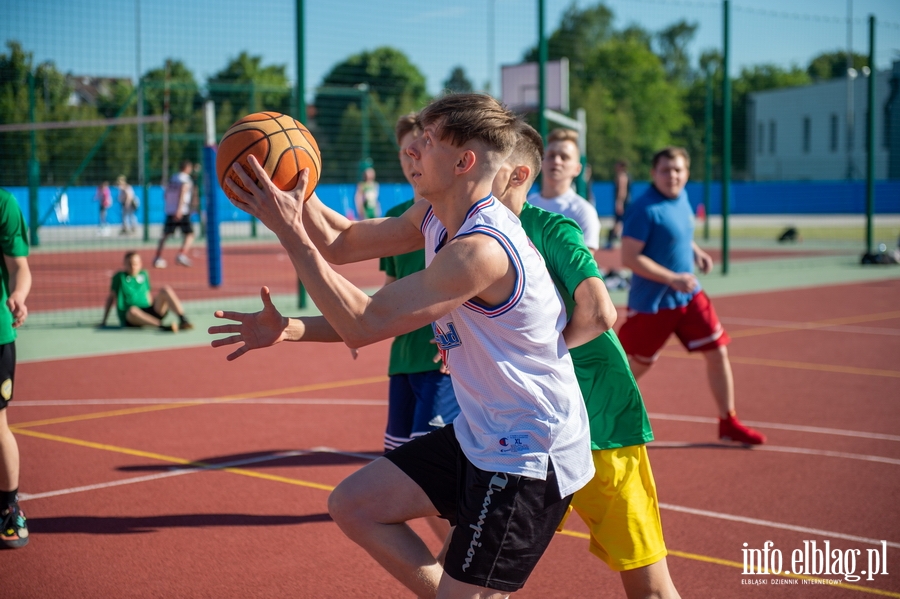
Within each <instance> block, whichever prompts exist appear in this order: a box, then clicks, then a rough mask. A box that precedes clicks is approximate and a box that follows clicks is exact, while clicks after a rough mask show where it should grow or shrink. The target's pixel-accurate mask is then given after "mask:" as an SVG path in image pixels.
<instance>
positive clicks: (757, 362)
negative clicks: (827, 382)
mask: <svg viewBox="0 0 900 599" xmlns="http://www.w3.org/2000/svg"><path fill="white" fill-rule="evenodd" d="M660 354H661V355H663V356H670V357H673V358H685V359H688V360H701V359H703V356H699V355H697V354H685V353H682V352H675V351H663V352H660ZM728 358H729V360H731V362H732V364H751V365H753V366H773V367H775V368H794V369H797V370H816V371H818V372H839V373H842V374H861V375H864V376H884V377H888V378H895V379H897V378H900V370H879V369H877V368H856V367H854V366H841V365H839V364H816V363H815V362H788V361H786V360H768V359H765V358H745V357H741V356H734V355H729V356H728Z"/></svg>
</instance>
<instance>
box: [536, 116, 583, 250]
mask: <svg viewBox="0 0 900 599" xmlns="http://www.w3.org/2000/svg"><path fill="white" fill-rule="evenodd" d="M580 174H581V154H580V152H579V150H578V132H577V131H574V130H572V129H554V130H553V131H551V132H550V135H548V136H547V147H546V148H545V150H544V162H543V165H542V167H541V191H540V192H539V193H533V194H531V195H530V196H528V203H529V204H531V205H533V206H537V207H538V208H543V209H544V210H549V211H550V212H556V213H557V214H562V215H563V216H568V217H569V218H571V219H572V220H574V221H575V222H576V223H578V226H579V227H581V231H582V232H583V233H584V243H585V245H587V246H588V248H590V250H591V251H596V250H598V249H600V217H598V216H597V209H596V208H594V207H593V206H591V204H590V202H588V201H587V200H586V199H584V198H583V197H581V196H580V195H578V194H577V193H575V191H574V190H573V189H572V182H573V181H574V180H575V177H577V176H578V175H580Z"/></svg>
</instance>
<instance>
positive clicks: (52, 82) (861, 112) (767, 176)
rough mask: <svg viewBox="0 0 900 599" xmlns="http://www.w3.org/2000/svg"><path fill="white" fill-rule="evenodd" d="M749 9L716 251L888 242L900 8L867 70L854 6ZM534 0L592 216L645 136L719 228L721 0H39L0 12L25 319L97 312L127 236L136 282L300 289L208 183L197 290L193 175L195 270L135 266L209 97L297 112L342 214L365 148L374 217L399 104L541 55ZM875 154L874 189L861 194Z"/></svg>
mask: <svg viewBox="0 0 900 599" xmlns="http://www.w3.org/2000/svg"><path fill="white" fill-rule="evenodd" d="M754 4H755V3H754V2H753V1H752V0H746V2H745V4H742V3H741V2H737V3H732V4H731V5H730V15H731V21H730V24H731V27H730V32H729V36H728V48H727V50H728V52H730V53H731V54H730V56H728V58H729V65H730V69H729V73H730V75H731V77H730V82H731V103H730V107H731V119H730V123H731V133H730V135H731V140H732V141H731V144H730V149H731V162H730V165H731V182H730V184H729V187H728V189H729V190H730V203H729V205H728V206H727V216H728V219H729V220H728V225H729V229H728V231H729V233H730V235H729V238H730V240H731V244H732V245H731V248H730V251H732V252H733V254H734V256H735V258H736V259H737V258H739V257H740V255H741V254H740V252H741V251H744V250H753V251H756V252H758V251H763V250H765V251H772V252H776V251H780V252H788V253H790V252H797V251H800V250H802V251H803V252H836V251H840V252H847V253H848V255H851V254H852V255H855V256H856V257H857V258H858V255H859V254H861V253H862V252H863V251H864V250H866V249H868V248H867V246H868V245H870V244H873V245H874V246H875V247H876V248H877V245H878V244H880V243H883V244H885V245H886V247H888V248H890V249H893V248H895V247H896V246H897V243H898V234H900V62H897V61H896V59H897V58H898V55H897V53H896V51H897V48H898V47H900V17H898V16H897V15H896V11H894V12H890V11H888V14H887V17H884V18H882V17H880V16H879V15H878V14H876V15H875V21H874V24H873V26H872V33H874V39H875V43H874V45H873V47H872V50H873V52H872V53H873V54H874V55H875V65H874V67H873V65H871V64H870V62H869V55H870V49H869V40H870V31H869V30H870V21H869V15H868V14H855V15H854V14H806V13H803V12H798V13H794V12H783V11H771V10H765V9H761V8H759V7H757V6H755V5H754ZM804 6H807V7H810V8H809V10H810V11H813V12H815V10H816V9H815V5H814V4H812V3H810V4H804ZM850 6H852V4H850ZM879 6H880V5H879ZM541 7H543V9H544V11H545V13H544V14H545V15H546V21H545V22H546V24H545V34H546V39H547V52H546V59H547V60H548V61H549V62H551V63H554V62H557V61H561V60H562V59H564V62H565V63H566V65H567V70H566V73H565V76H564V77H563V76H560V77H558V78H555V79H553V80H551V81H549V82H548V85H549V86H550V87H553V86H554V85H555V86H557V89H555V91H556V92H560V89H559V88H560V87H562V88H564V91H565V92H566V93H565V94H563V95H565V96H567V99H568V101H567V103H566V104H565V105H554V106H548V108H550V109H551V120H550V122H549V123H548V126H549V127H551V128H552V127H554V126H556V125H557V124H558V123H559V122H563V123H568V124H570V126H579V127H583V133H584V142H585V149H586V155H585V157H584V162H585V164H586V165H587V166H589V167H590V168H589V169H585V173H586V174H589V181H588V182H587V183H588V184H587V185H586V186H583V187H581V188H580V189H582V190H583V191H584V194H585V195H586V196H587V197H588V199H589V200H590V201H592V202H593V203H594V205H595V206H596V209H597V211H598V213H599V214H600V216H601V220H602V222H603V223H604V226H605V227H607V228H608V227H609V226H610V225H611V224H612V218H611V217H612V214H613V183H612V178H613V174H614V165H615V163H616V162H617V161H624V162H626V163H627V164H628V168H629V171H630V178H631V181H632V182H633V185H632V196H637V195H639V194H640V193H642V191H643V190H644V189H645V188H646V186H647V185H648V178H649V172H650V158H651V157H652V155H653V153H654V152H655V151H657V150H658V149H660V148H662V147H664V146H667V145H679V146H683V147H685V148H687V150H688V151H689V152H690V155H691V157H692V165H691V172H692V179H691V183H690V184H689V186H688V193H689V195H690V198H691V201H692V203H693V204H694V205H695V206H697V207H698V212H699V214H698V227H697V236H698V239H699V240H705V239H708V242H707V243H708V244H709V245H712V246H716V245H719V244H720V242H721V239H722V236H723V230H722V224H723V218H722V212H723V208H724V207H723V204H722V201H721V200H722V196H723V194H722V181H721V178H722V176H723V168H722V166H723V163H722V160H723V154H724V152H723V150H724V139H725V137H726V131H725V127H724V126H723V124H724V119H723V112H724V111H723V79H724V76H723V73H724V70H723V65H724V63H725V59H726V44H725V38H726V36H725V35H724V31H723V23H724V21H723V13H724V5H723V3H721V2H688V1H685V2H677V1H666V0H642V1H638V2H628V3H623V2H609V3H607V4H602V3H596V2H575V3H568V2H562V1H559V2H556V1H550V0H547V1H545V2H539V1H537V0H536V1H535V2H514V3H513V2H504V1H502V0H488V1H487V2H477V1H474V0H473V1H467V2H462V3H457V4H455V5H453V6H445V7H438V8H433V7H423V6H421V3H417V2H412V1H407V0H389V1H386V2H382V3H379V4H377V5H375V4H371V3H362V2H355V1H346V2H342V1H338V2H333V3H315V5H314V3H304V2H302V1H294V2H291V1H290V0H270V1H268V2H260V3H256V4H254V5H253V7H252V10H250V9H248V7H247V5H246V4H245V3H238V2H236V1H235V0H220V1H217V2H215V3H212V2H205V1H200V2H193V3H175V2H168V1H167V2H163V3H154V4H151V3H147V2H144V3H143V4H142V3H141V2H140V1H139V0H135V1H134V2H132V3H129V2H122V3H109V2H104V1H101V0H85V1H82V2H78V3H71V4H66V5H63V6H61V5H59V3H53V2H47V1H44V0H40V1H36V2H32V3H19V4H14V5H10V6H8V7H6V8H5V9H4V19H3V20H2V22H0V37H2V38H3V43H4V46H3V48H2V49H0V72H2V78H0V186H2V187H3V188H5V189H7V190H9V191H11V192H12V193H13V194H14V195H15V197H16V199H17V200H18V202H19V204H20V206H21V208H22V211H23V213H24V214H25V217H26V220H27V221H28V225H29V229H30V232H31V236H32V239H31V241H32V244H33V248H34V249H33V252H32V257H31V263H32V267H33V269H34V270H36V277H35V291H34V292H33V294H32V298H31V301H30V304H31V307H32V318H31V323H32V326H33V325H34V324H40V323H43V322H46V323H50V322H70V323H71V322H80V323H92V322H96V321H98V320H99V317H100V310H101V307H102V305H103V302H104V299H105V297H106V295H107V293H108V286H109V280H110V276H111V275H112V273H113V272H114V271H115V270H117V269H119V268H121V262H122V256H123V254H124V253H125V251H127V250H132V249H135V250H138V251H139V252H140V253H141V255H142V257H143V259H144V262H145V264H146V265H147V266H148V270H149V272H150V273H151V275H152V277H153V281H154V284H157V283H168V284H171V285H172V286H173V287H174V288H175V289H176V290H177V291H180V292H183V293H182V295H184V296H185V297H186V299H188V300H190V301H191V302H192V303H194V304H201V305H204V306H205V305H206V304H209V305H210V306H215V307H220V306H221V305H222V302H223V301H224V300H227V299H229V298H232V297H243V296H247V295H254V294H255V293H256V291H257V289H258V286H259V285H261V284H268V285H270V286H273V285H274V287H275V290H276V292H278V291H280V292H282V293H285V294H293V293H296V280H295V278H294V274H293V271H292V269H291V266H290V262H289V261H288V260H286V259H285V256H284V254H283V252H282V251H281V250H280V248H279V247H278V245H277V243H276V242H275V240H274V237H273V236H272V235H271V234H270V233H268V232H267V231H266V230H265V229H264V227H262V226H261V225H258V224H257V223H255V222H254V221H252V220H251V219H250V218H249V217H248V216H247V215H246V214H244V213H242V212H241V211H239V210H237V209H235V208H234V207H233V206H232V205H231V204H230V203H229V202H228V201H227V200H226V199H225V197H224V195H223V194H222V193H221V190H218V189H216V190H213V192H214V196H215V198H216V206H217V207H218V211H217V212H218V213H219V215H220V221H221V224H220V229H219V230H220V234H221V238H222V242H223V246H222V260H223V271H224V277H223V282H222V283H221V285H219V286H216V287H211V286H210V285H209V282H208V280H207V273H206V244H205V240H206V235H205V234H206V222H205V213H206V207H207V206H206V202H207V200H206V198H207V197H208V194H207V191H208V190H206V189H203V186H204V184H205V183H204V178H203V177H202V176H200V175H201V174H202V173H200V172H198V171H194V172H193V174H192V176H193V177H194V182H195V189H196V192H197V193H196V198H195V202H194V215H193V217H192V218H193V220H194V226H195V228H196V233H197V239H196V241H195V243H194V245H193V248H192V249H191V250H190V251H189V253H188V257H189V260H191V261H192V262H193V266H192V267H190V268H183V267H179V266H178V265H176V264H175V263H174V260H172V258H173V257H174V255H175V253H176V252H177V251H178V249H177V248H178V247H180V244H181V239H180V238H178V237H177V236H176V238H175V239H170V240H168V242H167V244H166V246H165V248H164V250H163V256H164V257H166V258H167V259H168V264H169V267H168V268H167V269H150V268H149V266H150V263H151V262H152V261H153V258H154V257H155V256H156V253H157V251H156V250H157V247H158V240H159V239H160V236H161V232H162V222H163V220H164V210H163V205H164V202H163V189H164V186H165V184H166V182H167V181H168V179H169V178H170V177H171V176H172V175H173V174H175V173H177V172H178V170H179V167H180V165H181V164H182V163H183V162H184V161H192V162H194V163H196V164H198V165H199V164H201V163H202V149H203V146H204V140H205V139H206V131H205V120H204V105H205V104H206V103H207V102H210V101H211V102H212V103H213V105H214V107H215V131H214V132H213V133H214V136H215V137H216V138H217V139H218V138H220V137H221V135H222V134H223V133H224V131H225V130H226V129H227V127H228V126H229V125H230V124H231V123H232V122H234V121H235V120H237V119H238V118H240V117H241V116H244V115H246V114H248V113H251V112H256V111H260V110H269V111H277V112H284V113H288V114H292V115H295V116H298V117H299V118H300V119H301V120H303V121H304V122H306V123H307V125H308V126H309V127H310V129H311V130H312V132H313V134H314V135H315V136H316V139H317V141H318V143H319V145H320V147H321V149H322V154H323V173H322V179H321V183H320V186H319V190H318V191H319V195H320V196H321V197H322V198H323V200H324V201H325V202H326V203H327V204H329V205H330V206H332V207H333V208H335V209H337V210H339V211H340V212H342V213H344V214H347V215H349V216H351V217H356V216H357V215H358V206H357V198H356V191H357V182H358V181H359V180H360V178H361V176H362V173H363V171H364V170H365V169H366V168H369V167H372V168H374V170H375V172H376V176H377V180H378V182H379V184H380V185H379V188H378V189H379V198H378V199H379V203H380V210H381V211H382V212H383V211H386V210H387V209H388V208H390V207H391V206H393V205H395V204H397V203H399V202H401V201H404V200H406V199H408V197H410V196H411V194H412V191H411V188H410V187H409V185H408V184H407V182H406V181H405V180H404V178H403V175H402V171H401V170H400V167H399V163H398V161H397V145H396V142H395V140H394V134H393V128H394V123H395V122H396V120H397V118H398V117H399V116H401V115H403V114H405V113H408V112H411V111H415V110H417V109H419V108H421V107H422V106H424V105H425V104H426V103H427V102H428V100H429V99H430V98H431V97H434V96H435V95H438V94H440V93H442V92H443V91H445V90H453V91H469V90H473V91H484V92H487V93H491V94H494V95H497V96H498V97H500V96H502V94H503V93H504V92H505V88H504V86H505V85H506V83H507V82H506V81H504V74H505V73H506V72H507V69H504V68H502V67H505V66H510V65H513V64H518V63H522V62H535V61H537V60H538V59H539V57H540V54H541V53H540V51H539V50H540V44H539V36H538V23H539V22H540V18H539V10H540V9H541ZM300 9H302V11H303V12H302V13H299V14H298V10H300ZM298 16H302V18H298ZM301 32H302V34H301ZM785 38H790V39H791V40H792V43H791V44H790V45H787V46H786V45H785V44H784V43H783V40H784V39H785ZM222 40H225V41H226V43H224V44H223V43H222ZM361 40H365V41H361ZM848 47H849V48H852V50H853V51H852V52H848ZM784 48H789V50H784ZM778 52H781V54H778ZM786 52H787V53H786ZM298 63H300V64H302V66H303V68H302V69H300V70H298V68H297V66H298ZM138 74H139V77H138ZM298 80H299V81H300V85H299V86H298ZM870 83H874V86H872V85H870ZM519 84H520V85H521V86H524V89H525V91H526V92H528V93H526V94H525V95H526V96H528V97H529V98H531V101H529V102H521V101H519V100H518V99H515V100H514V99H512V98H511V97H510V98H503V99H504V100H505V101H507V103H509V104H511V105H515V107H516V108H517V109H518V110H521V111H523V112H527V113H528V118H529V119H530V120H531V121H532V122H533V123H535V124H537V123H538V121H539V119H538V115H537V106H538V104H537V103H536V102H535V101H534V99H535V98H536V97H537V92H536V90H535V89H534V86H535V85H536V84H537V82H536V81H533V80H527V78H526V79H523V80H522V81H519ZM528 86H531V89H530V91H529V89H527V88H528ZM298 87H302V90H301V91H300V93H301V95H300V96H299V97H298ZM873 87H874V95H871V98H870V90H871V89H873ZM551 91H553V90H551ZM873 107H874V108H873ZM304 108H305V112H306V114H298V112H297V111H298V110H303V109H304ZM552 114H556V115H557V117H558V118H557V119H556V120H555V121H554V120H553V117H552ZM870 115H874V119H873V121H874V128H872V133H871V135H870V133H869V128H870V126H869V122H870ZM560 119H561V120H560ZM572 123H575V125H571V124H572ZM870 139H874V143H873V144H870V143H869V142H870ZM870 165H871V167H870ZM870 168H872V169H873V172H874V179H875V182H874V185H873V187H872V190H873V191H874V194H873V195H871V196H867V181H866V177H867V174H868V172H869V169H870ZM121 181H124V184H122V185H120V184H119V182H121ZM104 182H105V183H106V184H107V185H108V188H104ZM126 185H131V186H132V188H133V190H134V195H135V197H136V198H137V202H138V206H137V207H136V210H135V211H134V216H135V217H136V219H135V221H131V220H130V219H127V218H126V217H127V216H129V211H128V209H127V207H126V211H125V212H123V209H122V205H121V204H120V203H119V201H118V200H119V198H120V197H121V198H123V199H125V198H127V197H129V196H128V194H127V192H125V191H122V192H121V193H122V195H120V189H121V190H124V189H126V187H125V186H126ZM105 189H108V193H109V195H107V191H106V190H105ZM868 197H873V198H874V204H872V205H868V204H867V198H868ZM107 204H108V206H107ZM700 206H703V208H702V209H701V208H700ZM867 209H869V210H870V211H871V213H872V215H873V217H872V218H871V219H868V220H867Z"/></svg>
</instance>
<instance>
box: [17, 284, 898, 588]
mask: <svg viewBox="0 0 900 599" xmlns="http://www.w3.org/2000/svg"><path fill="white" fill-rule="evenodd" d="M898 296H900V280H898V279H894V280H888V281H880V282H876V283H866V284H852V285H836V286H829V287H819V288H815V289H803V290H795V291H780V292H772V293H760V294H753V295H744V296H730V297H720V298H715V299H714V302H715V305H716V309H717V311H718V313H719V315H720V317H722V319H723V321H725V323H726V326H727V328H728V330H729V332H730V334H731V335H732V337H733V339H734V340H733V342H732V344H731V345H730V346H729V350H730V353H731V356H732V362H733V367H734V372H735V380H736V387H737V402H738V410H739V414H740V416H741V417H742V419H744V420H745V421H749V422H752V423H754V426H757V427H758V428H759V429H760V430H762V431H763V432H764V433H765V434H766V435H768V439H769V442H768V444H767V445H765V446H762V447H758V448H755V449H746V448H742V447H734V446H730V445H725V444H721V443H719V442H718V441H717V440H716V435H715V432H716V428H715V424H714V420H713V417H714V416H715V412H714V408H713V402H712V400H711V397H710V396H709V393H708V391H707V388H706V383H705V372H704V364H703V362H702V359H699V358H696V357H694V356H691V355H689V354H687V353H686V352H685V351H684V350H682V349H681V348H680V346H678V345H670V346H669V347H668V348H667V349H666V350H664V353H663V356H662V358H661V359H660V361H659V363H658V364H657V365H656V366H654V368H653V370H652V371H651V372H650V373H649V374H648V375H647V376H646V377H645V378H643V379H642V380H641V388H642V390H643V392H644V396H645V400H646V404H647V408H648V411H649V412H650V413H651V420H652V423H653V427H654V431H655V434H656V439H657V440H656V441H655V442H654V443H652V444H651V445H650V456H651V460H652V464H653V470H654V474H655V476H656V481H657V485H658V489H659V497H660V502H661V507H662V509H661V514H662V518H663V527H664V532H665V535H666V541H667V545H668V548H669V550H670V555H669V557H668V564H669V569H670V571H671V573H672V578H673V580H674V581H675V583H676V585H677V587H678V589H679V591H680V593H681V596H682V597H684V598H715V599H718V598H722V599H728V598H738V597H739V598H743V597H753V598H757V597H758V598H769V597H775V598H782V597H784V598H808V597H812V598H832V597H834V598H840V597H855V596H858V597H864V596H880V597H900V511H898V509H897V505H898V503H897V497H898V495H900V430H898V428H900V427H898V423H900V418H898V416H900V405H898V403H897V402H898V399H900V367H898V361H897V356H898V355H900V354H898V350H900V303H898V302H897V297H898ZM621 319H624V316H622V317H621V318H620V321H621ZM388 347H389V344H388V343H387V342H383V343H379V344H377V345H374V346H371V347H367V348H364V349H363V350H362V351H361V353H360V357H359V359H358V360H356V361H353V360H352V359H351V358H350V355H349V351H348V350H347V349H346V348H345V347H343V346H339V345H313V344H311V345H305V344H290V345H288V344H283V345H281V346H278V347H275V348H271V349H268V350H263V351H257V352H251V353H250V354H248V355H246V356H245V357H243V358H241V359H239V360H238V361H236V362H226V360H225V355H226V353H227V351H226V350H224V349H217V350H214V349H211V348H208V347H199V348H191V349H177V350H169V351H156V352H149V353H144V354H118V355H113V356H105V357H96V358H79V359H68V360H53V361H44V362H29V363H25V364H21V365H20V366H19V370H18V373H17V385H18V386H17V390H16V396H15V401H14V402H13V404H12V406H11V409H10V410H9V417H10V421H11V423H12V424H13V426H14V429H15V430H16V435H17V439H18V442H19V447H20V451H21V456H22V483H21V491H22V492H23V493H24V494H26V495H25V497H24V501H23V502H22V506H23V508H24V510H25V511H26V513H27V514H28V517H29V522H30V527H31V531H32V538H31V542H30V544H29V545H28V546H27V547H26V548H24V549H21V550H16V551H3V552H0V560H2V563H3V566H4V571H5V572H8V573H13V574H11V575H9V576H7V577H6V578H5V579H4V582H3V585H2V593H0V595H2V596H3V597H4V598H10V599H12V598H17V599H18V598H26V597H27V598H32V597H66V598H68V597H73V598H74V597H85V598H87V597H90V598H96V597H148V598H149V597H163V596H166V597H214V598H230V597H235V598H237V597H242V598H244V597H266V598H270V597H304V598H305V597H309V598H321V597H326V598H330V597H359V598H393V597H410V596H411V595H410V594H409V593H408V592H406V591H405V590H404V589H403V588H402V587H401V586H400V585H399V583H397V582H395V581H394V580H393V579H392V578H391V577H390V576H389V575H387V574H386V573H385V572H384V571H382V570H381V568H380V567H378V566H377V565H376V564H375V562H374V561H373V560H372V559H371V558H370V557H369V556H368V555H367V554H365V553H364V552H363V551H362V550H361V549H360V548H358V547H357V546H356V545H354V544H353V543H352V542H350V541H349V540H348V539H347V538H346V537H344V535H343V534H342V533H341V532H340V531H339V530H338V528H337V526H336V525H335V524H334V523H333V522H332V521H331V520H330V518H329V516H328V513H327V508H326V499H327V496H328V491H329V489H330V488H331V487H333V486H334V485H336V484H337V483H338V482H339V481H340V480H341V479H343V478H344V477H345V476H347V475H348V474H350V473H351V472H353V471H355V470H356V469H358V468H359V467H361V466H362V465H363V464H365V463H367V462H368V461H369V460H370V459H371V458H372V457H374V456H376V455H378V453H379V452H380V449H381V446H382V434H383V427H384V423H385V419H386V401H385V398H386V396H387V378H386V376H385V374H384V373H385V372H386V366H387V350H388ZM372 501H391V497H389V496H386V497H372ZM415 528H416V529H417V530H419V531H421V533H422V535H423V538H424V539H425V540H426V542H427V543H428V544H429V545H430V546H431V547H433V548H436V547H437V545H438V539H436V538H435V537H434V536H432V533H430V531H429V530H427V529H426V528H423V527H421V526H419V525H418V524H417V525H416V526H415ZM585 532H586V528H585V526H584V525H583V523H581V521H580V520H579V519H578V518H577V517H572V518H570V519H569V520H568V522H567V524H566V530H565V531H564V532H563V533H561V534H558V535H557V537H556V538H555V539H554V540H553V542H552V543H551V546H550V548H549V550H548V552H547V553H546V554H545V556H544V558H543V559H542V560H541V562H540V563H539V564H538V567H537V569H536V571H535V572H534V574H533V575H532V577H531V579H530V580H529V582H528V584H527V585H526V587H525V588H524V589H523V590H522V591H521V592H520V593H519V594H517V595H516V596H517V597H526V598H570V597H598V598H606V597H624V593H623V591H622V588H621V584H620V583H619V580H618V576H617V575H616V574H614V573H613V572H611V571H610V570H609V569H608V568H607V567H606V566H605V565H604V564H602V563H601V562H600V561H599V560H598V559H597V558H596V557H594V556H593V555H591V554H590V553H588V551H587V546H588V542H587V540H586V535H585ZM768 541H771V543H772V544H771V545H769V546H768V547H769V550H768V552H767V553H766V555H768V556H769V557H770V559H769V561H768V562H767V563H768V565H769V566H770V568H771V569H774V568H775V566H779V568H778V569H779V571H782V570H790V571H791V572H795V571H797V570H799V571H800V572H801V574H799V575H796V574H791V575H789V576H786V575H784V574H782V575H775V574H771V573H770V574H756V575H754V574H745V573H744V565H743V562H744V559H745V558H744V555H745V553H744V550H745V549H747V550H760V551H759V552H758V553H753V554H752V555H759V556H763V555H764V554H763V553H762V550H763V548H764V547H765V546H766V545H765V544H766V543H767V542H768ZM813 542H814V543H815V549H817V550H821V549H822V548H823V547H825V544H826V543H827V544H828V548H829V551H830V552H837V551H839V552H840V560H838V559H837V558H834V559H833V560H832V562H836V563H839V564H840V570H841V571H842V572H844V573H845V574H843V575H842V574H838V575H834V574H831V575H824V574H817V573H816V572H817V564H814V563H812V557H811V556H812V555H817V554H816V553H815V551H813V545H812V543H813ZM745 544H746V545H745ZM804 549H806V550H807V554H808V555H810V557H809V558H807V557H805V554H804ZM856 551H858V553H856ZM746 555H750V553H747V554H746ZM835 555H836V554H835ZM876 556H877V558H878V560H879V563H877V564H875V563H874V560H875V559H876ZM776 557H780V559H781V561H780V564H779V563H776V561H775V558H776ZM795 558H796V561H795ZM870 560H872V563H871V564H870ZM836 563H832V564H830V566H832V568H833V569H837V568H834V566H835V565H836ZM804 564H805V566H806V567H807V568H808V572H809V574H807V575H804V574H803V573H802V572H804V570H803V566H804ZM873 566H877V568H874V567H873ZM872 569H877V572H878V573H877V574H873V575H871V576H870V575H868V574H862V571H863V570H866V571H867V572H868V571H870V570H872ZM882 572H886V574H885V573H882ZM857 576H858V577H859V579H855V577H857ZM870 577H871V580H869V579H868V578H870ZM823 581H825V583H824V584H822V582H823ZM782 583H783V584H782Z"/></svg>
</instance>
